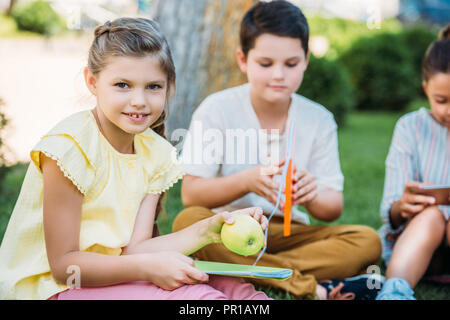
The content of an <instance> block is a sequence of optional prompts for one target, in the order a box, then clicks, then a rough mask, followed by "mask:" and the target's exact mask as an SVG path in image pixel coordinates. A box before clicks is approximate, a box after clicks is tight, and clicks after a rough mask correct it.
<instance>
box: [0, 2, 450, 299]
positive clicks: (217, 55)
mask: <svg viewBox="0 0 450 320" xmlns="http://www.w3.org/2000/svg"><path fill="white" fill-rule="evenodd" d="M255 2H256V1H255V0H138V1H136V0H53V1H50V0H49V1H42V0H37V1H36V0H0V241H1V239H2V238H3V233H4V231H5V229H6V226H7V223H8V221H9V216H10V214H11V212H12V210H13V208H14V204H15V201H16V200H17V196H18V194H19V192H20V187H21V183H22V181H23V178H24V175H25V171H26V169H27V167H28V164H29V151H30V150H31V148H32V147H33V146H34V145H35V144H36V143H37V141H38V140H39V138H40V137H41V136H42V135H43V134H45V133H46V132H47V131H48V130H49V129H51V128H52V127H53V126H54V125H55V124H56V123H57V122H58V121H60V120H61V119H63V118H65V117H67V116H68V115H70V114H72V113H74V112H77V111H79V110H84V109H87V108H92V107H94V106H95V100H94V99H93V98H92V97H91V96H90V94H89V92H88V91H87V89H86V87H85V85H84V80H83V75H82V69H83V67H84V66H85V64H86V61H87V52H88V49H89V45H90V42H91V41H92V39H93V30H94V28H95V27H96V26H98V25H100V24H103V23H104V22H106V21H107V20H112V19H115V18H117V17H121V16H144V17H149V18H153V19H155V20H156V21H158V22H159V24H160V26H161V29H162V31H163V33H164V34H165V35H166V37H167V38H168V40H169V43H170V45H171V48H172V53H173V56H174V60H175V64H176V68H177V93H176V96H175V98H174V100H173V101H172V103H171V105H170V112H169V121H168V125H167V130H168V132H167V136H168V137H169V139H170V137H171V133H172V132H173V131H174V130H175V129H177V128H187V127H188V125H189V121H190V117H191V115H192V112H193V111H194V110H195V108H196V107H197V106H198V104H199V103H200V101H201V100H203V99H204V98H205V97H206V96H207V95H208V94H210V93H213V92H216V91H219V90H222V89H225V88H227V87H231V86H234V85H238V84H241V83H244V82H245V81H246V78H245V77H244V75H242V74H241V73H240V71H239V69H238V67H237V64H236V61H235V51H236V49H237V48H238V44H239V40H238V32H239V22H240V20H241V18H242V16H243V14H244V13H245V11H246V10H247V9H248V8H250V6H251V5H252V4H254V3H255ZM291 2H292V3H294V4H296V5H298V6H299V7H300V8H301V9H302V10H303V12H304V13H305V15H306V17H307V19H308V23H309V27H310V35H311V37H310V48H311V52H312V55H311V58H310V63H309V66H308V69H307V71H306V73H305V77H304V81H303V84H302V86H301V87H300V89H299V93H300V94H302V95H304V96H306V97H308V98H310V99H312V100H315V101H317V102H319V103H321V104H323V105H324V106H325V107H326V108H328V109H329V110H330V111H331V112H333V114H334V116H335V119H336V121H337V122H338V125H339V152H340V158H341V166H342V171H343V173H344V176H345V185H344V190H345V192H344V196H345V209H344V214H343V215H342V217H341V218H340V219H339V220H337V221H335V222H333V223H332V224H342V223H357V224H364V225H368V226H371V227H373V228H375V229H378V228H379V227H380V226H381V220H380V218H379V205H380V201H381V195H382V191H383V182H384V161H385V158H386V155H387V152H388V148H389V144H390V139H391V137H392V133H393V128H394V125H395V122H396V121H397V120H398V118H399V117H400V116H401V115H402V114H404V113H406V112H409V111H413V110H417V109H419V108H420V107H428V102H427V100H426V98H425V96H424V94H423V92H422V89H421V62H422V58H423V55H424V53H425V51H426V49H427V47H428V45H429V44H430V43H431V42H432V41H434V40H435V39H437V35H438V32H439V29H440V28H442V27H443V26H444V25H446V24H447V23H450V0H292V1H291ZM171 142H172V143H174V144H177V143H178V142H179V141H173V140H171ZM179 189H180V184H177V185H176V186H175V187H174V188H172V189H171V190H170V191H169V192H168V193H167V194H166V201H165V209H166V210H165V211H166V214H165V215H161V217H160V221H159V225H160V229H161V231H162V233H167V232H169V231H170V227H171V222H172V221H173V218H174V217H175V216H176V214H177V213H178V212H179V211H181V210H182V209H183V205H182V203H181V201H180V195H179ZM313 224H322V223H321V222H319V221H313ZM380 265H381V266H382V263H381V264H380ZM265 290H267V292H268V294H269V295H272V296H273V297H275V298H283V299H285V298H290V296H289V295H288V294H285V293H278V292H274V291H271V290H270V289H265ZM417 297H418V298H419V299H450V289H449V287H448V286H447V287H446V286H442V285H436V284H429V283H425V282H421V283H420V284H419V286H418V288H417Z"/></svg>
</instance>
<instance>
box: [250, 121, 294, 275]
mask: <svg viewBox="0 0 450 320" xmlns="http://www.w3.org/2000/svg"><path fill="white" fill-rule="evenodd" d="M294 124H295V120H291V121H290V125H289V136H288V154H287V157H286V161H285V163H284V165H283V171H282V176H281V184H280V188H279V189H278V195H277V203H276V205H275V206H274V208H273V210H272V212H271V213H270V215H269V219H267V228H266V230H265V232H264V238H265V243H266V245H265V246H264V248H262V250H261V252H260V253H259V255H258V257H257V258H256V261H255V262H254V263H253V265H254V266H256V264H257V263H258V261H259V259H261V257H262V255H263V254H264V252H266V248H267V235H268V231H269V222H270V219H272V217H273V215H274V214H275V212H276V211H277V209H278V206H279V205H280V200H281V194H282V193H283V190H284V188H285V186H286V175H287V169H288V167H289V162H290V160H291V157H292V146H293V140H294V139H293V138H294Z"/></svg>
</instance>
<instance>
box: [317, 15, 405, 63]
mask: <svg viewBox="0 0 450 320" xmlns="http://www.w3.org/2000/svg"><path fill="white" fill-rule="evenodd" d="M308 24H309V28H310V35H311V36H322V37H325V38H327V40H328V41H329V44H330V49H329V51H328V52H327V55H326V56H327V57H328V58H333V59H335V58H337V57H339V55H341V54H342V53H343V52H344V51H346V50H347V49H348V48H349V47H350V46H351V44H352V43H353V42H354V41H356V40H357V39H359V38H361V37H370V36H372V35H376V34H379V33H382V32H398V31H400V30H401V29H402V25H401V23H400V22H399V21H398V20H396V19H389V20H385V21H383V22H382V24H381V26H380V29H377V28H373V29H369V28H368V27H367V24H366V23H365V22H361V21H352V20H345V19H340V18H326V17H322V16H318V15H315V16H310V17H308Z"/></svg>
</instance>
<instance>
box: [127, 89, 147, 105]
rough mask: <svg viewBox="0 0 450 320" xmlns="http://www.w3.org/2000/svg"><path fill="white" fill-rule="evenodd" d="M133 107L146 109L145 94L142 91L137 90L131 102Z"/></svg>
mask: <svg viewBox="0 0 450 320" xmlns="http://www.w3.org/2000/svg"><path fill="white" fill-rule="evenodd" d="M130 103H131V105H132V106H135V107H144V106H145V94H144V92H143V91H142V90H136V91H135V92H134V93H133V96H132V98H131V101H130Z"/></svg>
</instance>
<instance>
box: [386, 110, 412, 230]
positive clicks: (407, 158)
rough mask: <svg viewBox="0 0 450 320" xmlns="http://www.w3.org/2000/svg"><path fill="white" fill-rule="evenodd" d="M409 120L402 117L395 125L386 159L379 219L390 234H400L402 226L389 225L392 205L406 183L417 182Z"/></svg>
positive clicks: (400, 194) (398, 197)
mask: <svg viewBox="0 0 450 320" xmlns="http://www.w3.org/2000/svg"><path fill="white" fill-rule="evenodd" d="M408 120H409V118H406V117H402V118H401V119H400V120H399V121H398V122H397V124H396V126H395V130H394V135H393V138H392V142H391V146H390V148H389V153H388V156H387V158H386V173H385V180H384V190H383V198H382V201H381V208H380V211H381V218H382V220H383V222H384V223H385V225H386V226H387V227H388V232H389V233H391V234H398V233H400V232H401V231H402V230H403V228H404V225H402V226H400V227H399V228H397V229H394V228H393V227H392V225H391V223H390V217H389V211H390V209H391V206H392V204H393V203H394V202H395V201H397V200H398V199H400V197H401V196H402V194H403V190H404V188H405V185H406V183H407V182H408V181H413V180H417V179H418V176H417V168H416V163H415V157H414V154H415V152H414V150H415V149H414V143H415V142H414V136H413V135H412V134H411V130H410V128H409V125H408V123H409V122H408Z"/></svg>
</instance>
